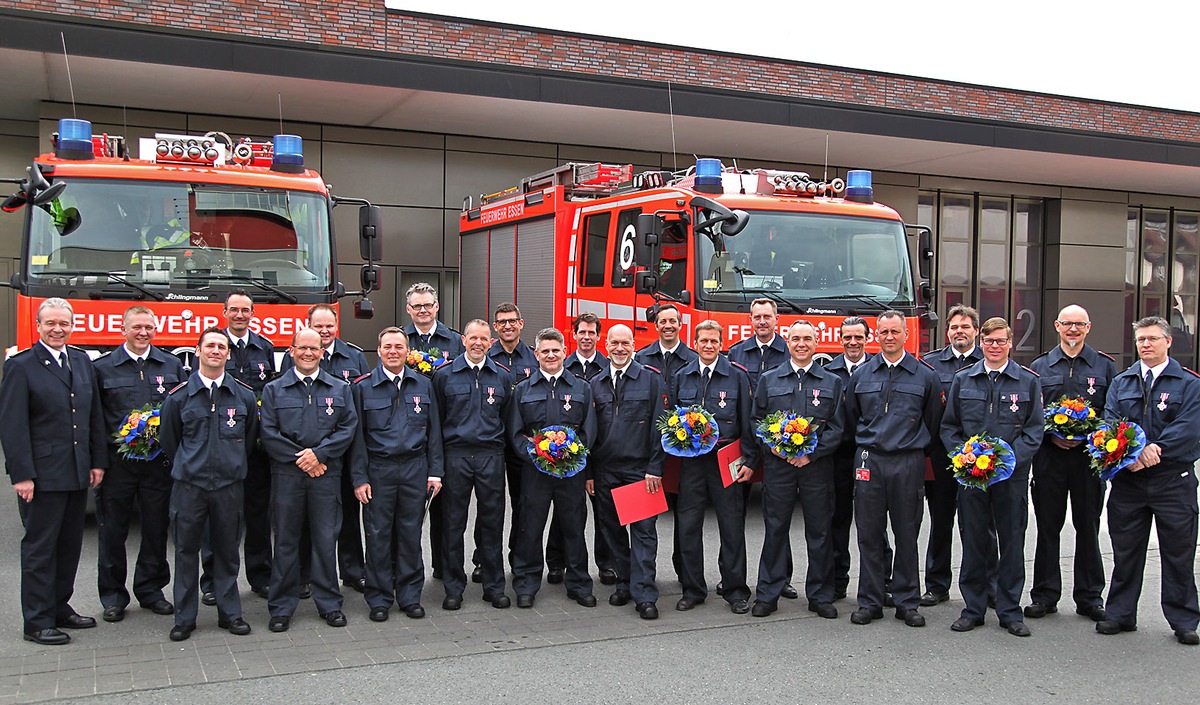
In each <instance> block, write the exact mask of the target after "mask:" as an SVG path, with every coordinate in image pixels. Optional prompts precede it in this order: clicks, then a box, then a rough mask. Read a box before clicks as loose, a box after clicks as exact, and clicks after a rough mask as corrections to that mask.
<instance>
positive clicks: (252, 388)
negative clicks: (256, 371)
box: [233, 377, 257, 394]
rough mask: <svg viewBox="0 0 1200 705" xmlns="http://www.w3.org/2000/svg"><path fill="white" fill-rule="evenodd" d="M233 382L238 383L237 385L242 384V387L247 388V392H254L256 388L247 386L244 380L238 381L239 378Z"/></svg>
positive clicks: (235, 378)
mask: <svg viewBox="0 0 1200 705" xmlns="http://www.w3.org/2000/svg"><path fill="white" fill-rule="evenodd" d="M233 381H234V382H237V383H238V384H240V385H242V386H243V387H245V388H246V389H247V390H249V391H251V392H254V387H251V386H250V385H248V384H246V383H245V382H243V381H242V380H240V379H238V378H237V377H234V378H233ZM254 393H255V394H257V392H254Z"/></svg>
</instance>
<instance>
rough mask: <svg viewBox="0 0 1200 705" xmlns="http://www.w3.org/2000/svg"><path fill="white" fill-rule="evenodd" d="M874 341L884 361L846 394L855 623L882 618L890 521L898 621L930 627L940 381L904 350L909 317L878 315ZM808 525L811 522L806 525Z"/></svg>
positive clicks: (868, 367)
mask: <svg viewBox="0 0 1200 705" xmlns="http://www.w3.org/2000/svg"><path fill="white" fill-rule="evenodd" d="M875 337H876V339H878V340H879V347H880V350H881V353H880V355H878V356H877V357H874V358H872V359H871V360H869V361H867V362H866V363H865V364H864V365H863V368H862V370H861V371H859V372H857V373H856V374H853V375H851V377H850V381H849V383H848V384H849V387H848V388H847V390H846V426H847V428H848V429H852V431H850V432H852V433H853V434H854V441H855V453H854V458H853V465H852V467H853V468H854V480H855V487H854V517H855V522H856V526H857V527H858V552H859V565H860V566H861V567H860V569H859V579H858V609H857V610H855V611H854V613H853V614H851V615H850V621H851V622H854V623H855V624H870V623H871V620H874V619H880V618H881V617H883V607H884V592H885V591H884V582H885V579H886V577H887V574H888V569H889V568H890V567H891V566H889V565H888V559H889V555H888V554H889V551H888V545H887V522H888V516H889V515H890V516H891V520H892V534H893V535H894V536H895V537H896V549H895V562H894V565H895V572H894V573H893V574H892V595H893V599H894V600H895V604H896V619H901V620H904V623H905V624H907V625H908V626H910V627H923V626H925V617H924V616H923V615H921V614H920V613H918V612H917V607H918V606H919V604H920V601H921V591H920V585H921V575H920V559H919V558H918V551H917V535H918V534H919V533H920V532H921V517H922V514H923V513H924V512H923V511H922V510H923V507H922V505H921V494H922V490H923V489H924V485H923V483H924V480H925V451H926V449H927V448H928V447H929V445H930V444H931V443H932V441H933V436H934V434H935V433H936V432H937V428H938V426H937V422H938V418H939V417H940V416H941V411H942V408H941V407H942V404H941V382H940V381H939V380H938V376H937V373H936V372H934V371H933V368H932V367H930V366H929V365H927V364H925V363H923V362H921V361H920V360H918V359H917V358H915V357H913V356H912V355H909V354H908V353H906V352H905V351H904V343H905V342H906V341H907V340H908V328H907V327H906V326H905V321H904V314H902V313H900V312H898V311H884V312H883V313H881V314H879V318H878V322H877V324H876V330H875ZM805 523H806V524H807V521H806V522H805Z"/></svg>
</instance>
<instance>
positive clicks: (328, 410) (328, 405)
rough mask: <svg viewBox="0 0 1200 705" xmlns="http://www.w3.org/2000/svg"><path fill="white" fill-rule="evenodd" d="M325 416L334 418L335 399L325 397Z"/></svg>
mask: <svg viewBox="0 0 1200 705" xmlns="http://www.w3.org/2000/svg"><path fill="white" fill-rule="evenodd" d="M325 414H326V415H327V416H333V397H325Z"/></svg>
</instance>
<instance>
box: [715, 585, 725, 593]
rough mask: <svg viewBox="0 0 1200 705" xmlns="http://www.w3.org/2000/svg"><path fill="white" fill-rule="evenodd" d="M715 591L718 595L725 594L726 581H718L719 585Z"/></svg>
mask: <svg viewBox="0 0 1200 705" xmlns="http://www.w3.org/2000/svg"><path fill="white" fill-rule="evenodd" d="M714 592H716V593H717V594H718V595H724V594H725V583H717V587H716V589H715V590H714Z"/></svg>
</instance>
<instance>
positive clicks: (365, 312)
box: [354, 297, 375, 320]
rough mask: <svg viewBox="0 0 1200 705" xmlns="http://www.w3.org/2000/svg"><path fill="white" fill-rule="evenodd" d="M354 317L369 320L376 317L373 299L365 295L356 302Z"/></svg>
mask: <svg viewBox="0 0 1200 705" xmlns="http://www.w3.org/2000/svg"><path fill="white" fill-rule="evenodd" d="M354 317H355V318H358V319H362V320H368V319H371V318H374V317H375V304H373V303H371V300H370V299H368V298H366V297H363V298H361V299H359V300H358V301H355V302H354Z"/></svg>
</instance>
